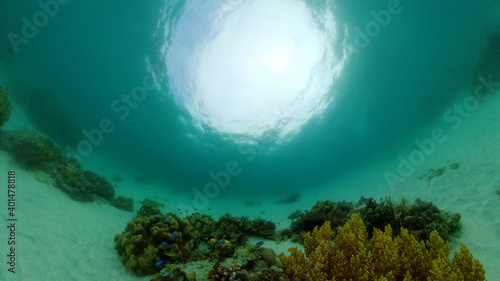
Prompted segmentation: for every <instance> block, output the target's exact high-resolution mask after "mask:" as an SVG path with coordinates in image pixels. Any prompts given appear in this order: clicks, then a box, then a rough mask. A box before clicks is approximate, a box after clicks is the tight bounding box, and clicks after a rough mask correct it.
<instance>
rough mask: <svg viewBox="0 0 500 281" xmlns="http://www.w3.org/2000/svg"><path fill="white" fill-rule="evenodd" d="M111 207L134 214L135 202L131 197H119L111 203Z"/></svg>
mask: <svg viewBox="0 0 500 281" xmlns="http://www.w3.org/2000/svg"><path fill="white" fill-rule="evenodd" d="M111 206H113V207H115V208H118V209H120V210H124V211H127V212H133V211H134V200H133V199H132V198H130V197H124V196H118V197H116V198H115V199H113V201H111Z"/></svg>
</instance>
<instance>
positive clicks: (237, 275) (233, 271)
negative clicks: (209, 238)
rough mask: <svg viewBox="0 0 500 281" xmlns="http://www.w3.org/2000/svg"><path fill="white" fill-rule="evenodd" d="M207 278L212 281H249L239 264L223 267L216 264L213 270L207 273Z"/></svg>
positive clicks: (246, 273)
mask: <svg viewBox="0 0 500 281" xmlns="http://www.w3.org/2000/svg"><path fill="white" fill-rule="evenodd" d="M207 278H208V280H212V281H229V280H239V281H250V277H249V275H248V272H247V271H246V270H242V269H241V265H239V264H234V265H231V266H225V265H220V264H218V263H216V264H215V265H214V266H213V268H212V269H211V270H210V271H208V272H207Z"/></svg>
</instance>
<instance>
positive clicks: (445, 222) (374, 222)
mask: <svg viewBox="0 0 500 281" xmlns="http://www.w3.org/2000/svg"><path fill="white" fill-rule="evenodd" d="M357 212H359V214H360V216H361V217H362V219H363V221H364V223H365V225H366V228H367V229H368V231H369V233H370V235H371V233H372V231H373V228H378V229H383V228H384V226H385V225H387V224H390V225H391V226H392V227H393V228H394V229H395V232H394V234H395V235H397V234H398V233H399V229H400V228H401V227H404V228H406V229H408V231H409V232H410V233H411V234H412V235H414V236H415V237H417V238H419V239H420V240H428V239H429V237H430V234H431V232H432V231H434V230H436V231H437V232H438V233H439V234H440V235H441V237H442V238H443V239H445V240H448V239H449V238H450V236H451V235H453V234H454V233H455V232H457V231H458V230H460V228H461V225H460V224H459V221H460V218H461V216H460V214H458V213H451V212H444V211H441V210H439V209H438V208H437V207H436V205H434V204H433V203H432V202H426V201H423V200H421V199H419V198H417V199H416V200H415V202H413V203H411V204H410V203H409V202H408V200H406V199H404V198H403V199H402V200H401V203H399V204H396V203H394V202H392V201H391V199H388V198H386V199H384V200H382V201H381V202H380V203H377V202H376V201H375V200H374V199H373V198H369V199H367V201H366V205H365V207H364V208H361V209H358V210H357Z"/></svg>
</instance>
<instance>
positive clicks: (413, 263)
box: [279, 214, 485, 281]
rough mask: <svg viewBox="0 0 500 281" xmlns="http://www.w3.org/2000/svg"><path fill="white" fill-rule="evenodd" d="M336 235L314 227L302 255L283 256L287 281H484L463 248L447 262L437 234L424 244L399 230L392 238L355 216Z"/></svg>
mask: <svg viewBox="0 0 500 281" xmlns="http://www.w3.org/2000/svg"><path fill="white" fill-rule="evenodd" d="M332 237H334V232H333V231H332V230H331V227H330V224H329V222H326V223H325V224H324V225H323V226H322V227H321V228H318V227H316V228H315V229H314V231H313V232H312V233H308V234H307V235H306V236H305V238H304V252H302V251H299V250H298V249H297V247H295V248H290V249H289V252H290V255H289V256H286V255H285V254H284V253H281V254H280V255H279V258H280V260H281V262H282V264H283V275H284V277H285V279H284V280H315V281H327V280H366V281H368V280H379V281H382V280H386V281H396V280H397V281H399V280H401V281H404V280H470V281H475V280H485V272H484V270H483V267H482V265H481V263H480V262H479V261H478V260H476V259H474V258H473V256H472V255H471V254H470V253H469V251H468V250H467V248H466V247H465V246H464V245H462V248H461V252H460V253H455V257H454V258H453V260H452V261H450V260H449V259H448V254H449V251H450V248H449V245H448V244H447V243H445V242H444V241H443V240H442V239H441V237H440V236H439V234H438V233H437V232H436V231H433V232H432V233H431V234H430V239H429V240H428V241H427V243H425V242H424V241H422V240H420V241H418V240H417V238H415V237H414V236H413V235H411V234H409V232H408V230H406V229H404V228H401V229H400V234H399V235H398V236H396V237H395V238H393V233H392V228H391V227H390V225H388V226H386V227H385V231H384V232H382V231H381V230H378V229H375V230H374V232H373V237H372V239H371V240H368V232H367V231H366V227H365V226H364V224H363V221H362V220H361V218H360V217H359V216H357V215H356V214H353V215H352V216H351V218H350V219H349V221H348V222H347V223H346V224H345V225H344V226H343V227H339V228H338V231H337V235H336V236H335V239H334V241H333V243H332V242H331V240H332Z"/></svg>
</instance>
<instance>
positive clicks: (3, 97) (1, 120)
mask: <svg viewBox="0 0 500 281" xmlns="http://www.w3.org/2000/svg"><path fill="white" fill-rule="evenodd" d="M11 110H12V104H11V103H10V101H9V99H8V97H7V92H6V91H5V90H4V89H3V88H2V87H0V128H1V127H2V126H3V125H4V124H5V122H7V121H8V120H9V117H10V112H11Z"/></svg>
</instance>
